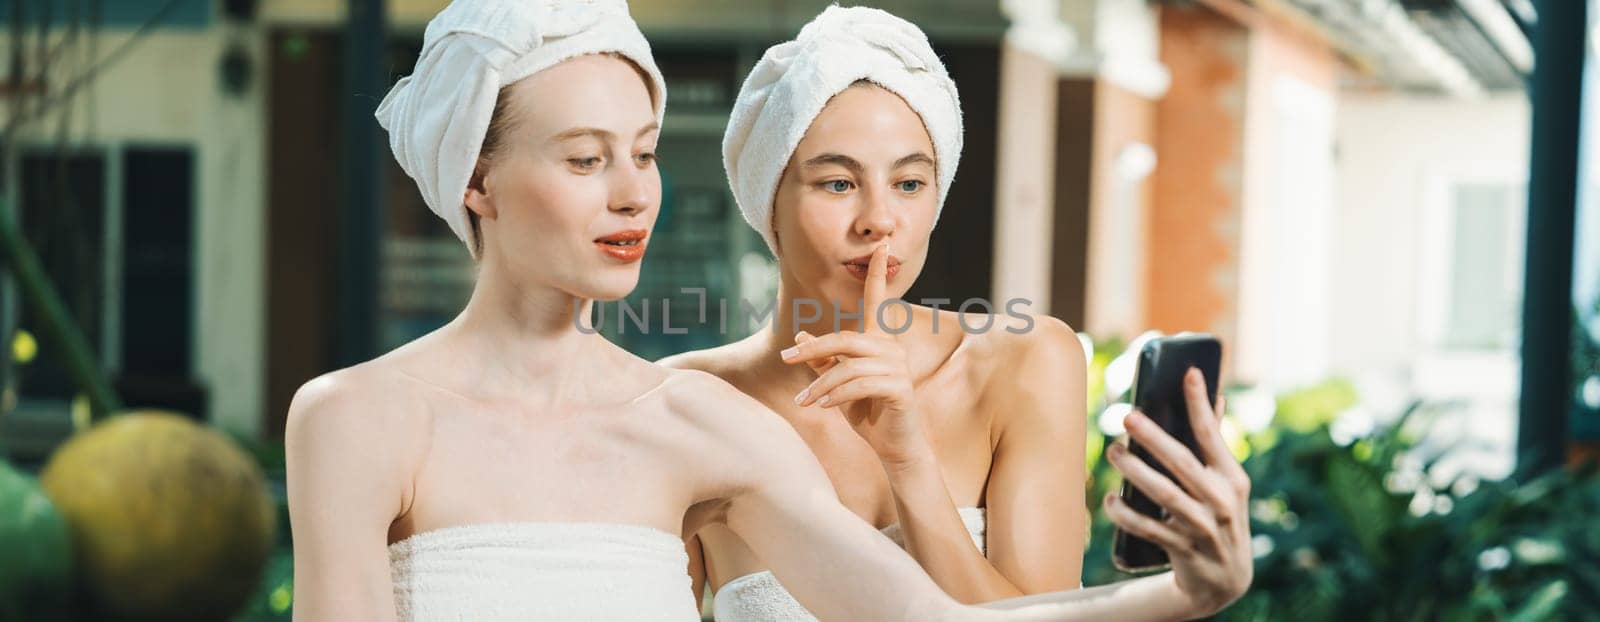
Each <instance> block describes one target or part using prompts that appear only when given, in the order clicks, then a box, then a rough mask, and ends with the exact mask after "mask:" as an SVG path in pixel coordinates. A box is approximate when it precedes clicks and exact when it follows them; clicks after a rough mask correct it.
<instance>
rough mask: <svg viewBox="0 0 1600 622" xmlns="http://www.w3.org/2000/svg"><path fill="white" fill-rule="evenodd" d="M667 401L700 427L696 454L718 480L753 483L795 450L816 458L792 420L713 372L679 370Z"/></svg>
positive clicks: (674, 411)
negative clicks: (795, 429)
mask: <svg viewBox="0 0 1600 622" xmlns="http://www.w3.org/2000/svg"><path fill="white" fill-rule="evenodd" d="M664 400H665V402H666V407H667V408H668V409H669V410H670V411H672V412H673V413H674V414H675V415H676V416H678V417H680V418H682V419H683V420H686V421H688V422H690V425H691V427H692V428H693V429H694V430H695V432H696V433H695V435H694V439H695V440H694V442H695V443H696V445H695V447H694V448H693V451H692V452H690V453H691V455H692V456H693V458H692V459H693V460H695V461H697V462H699V463H702V464H703V465H704V466H706V467H707V468H709V469H712V471H713V473H714V474H715V475H714V477H713V479H716V480H718V481H719V482H723V483H725V484H731V485H735V486H744V485H753V484H754V483H756V482H755V481H753V480H756V479H759V478H760V477H763V476H764V475H763V474H770V469H771V468H784V467H782V466H781V465H783V464H785V463H787V462H789V461H790V460H791V459H792V458H793V457H794V455H801V454H803V455H804V456H805V457H810V458H811V459H812V460H813V461H814V460H815V458H814V457H811V452H810V450H809V449H807V448H806V446H805V443H804V441H802V440H801V439H800V435H799V434H798V433H797V432H795V431H794V428H793V427H792V426H790V425H789V422H788V421H785V420H784V419H783V417H782V416H780V415H778V413H775V412H773V411H772V409H770V408H767V407H766V405H764V404H762V403H761V402H760V401H758V400H756V399H755V398H753V397H750V396H749V395H746V394H745V393H744V392H742V391H740V390H739V389H737V388H735V387H734V386H733V385H731V384H728V382H727V381H725V380H723V379H721V378H718V377H716V376H715V375H712V374H711V373H710V372H706V371H700V370H697V369H681V370H675V371H674V372H673V377H672V378H671V379H670V380H669V383H668V387H667V388H666V389H665V391H664Z"/></svg>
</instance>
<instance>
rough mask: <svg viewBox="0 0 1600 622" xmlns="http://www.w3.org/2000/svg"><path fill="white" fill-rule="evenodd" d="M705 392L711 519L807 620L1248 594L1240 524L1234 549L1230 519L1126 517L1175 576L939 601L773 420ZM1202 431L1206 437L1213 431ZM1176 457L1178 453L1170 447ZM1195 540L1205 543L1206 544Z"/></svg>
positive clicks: (1038, 616)
mask: <svg viewBox="0 0 1600 622" xmlns="http://www.w3.org/2000/svg"><path fill="white" fill-rule="evenodd" d="M705 389H706V390H701V391H697V392H696V395H697V396H698V397H697V399H696V400H695V403H696V404H697V405H698V407H699V408H700V409H705V410H703V411H702V412H705V411H706V410H709V411H711V412H719V413H726V414H727V416H725V417H718V419H720V420H721V423H719V424H718V426H719V427H720V428H721V429H720V430H719V431H718V432H717V433H716V434H714V435H713V437H715V438H718V439H719V442H721V443H723V444H724V447H722V448H718V449H717V451H716V452H715V453H718V454H722V453H723V452H729V453H727V454H724V455H731V456H734V457H735V458H734V461H736V462H737V463H738V464H740V465H741V466H740V468H739V469H738V470H737V472H735V473H730V474H729V475H730V476H731V477H733V478H735V479H736V480H737V481H731V482H727V483H726V484H727V485H730V486H731V487H732V488H731V490H734V491H736V492H734V493H732V494H731V495H730V497H729V504H728V510H727V513H726V515H725V518H724V519H723V520H725V521H726V523H727V524H728V526H729V527H730V528H731V529H733V531H734V532H735V533H736V534H738V536H739V537H740V539H741V540H743V541H744V542H745V543H746V544H748V545H750V547H751V549H752V550H753V551H754V552H755V553H756V555H758V556H759V557H761V559H762V560H763V561H765V562H766V563H767V564H768V565H769V566H770V567H771V568H772V571H773V573H774V574H776V575H777V577H778V579H779V580H780V581H781V582H782V583H783V584H784V587H786V588H787V589H788V590H789V592H790V593H791V594H793V595H794V597H795V598H796V599H797V600H798V601H799V602H800V603H801V604H802V605H804V606H805V607H806V608H807V609H809V610H810V611H811V612H812V613H814V614H816V615H817V616H818V617H819V618H822V619H840V620H1091V619H1105V618H1106V617H1108V616H1110V617H1114V618H1115V619H1118V620H1134V621H1137V620H1178V619H1186V618H1192V617H1199V616H1204V615H1208V614H1210V613H1214V612H1215V611H1216V610H1217V609H1219V608H1220V607H1221V606H1222V605H1223V604H1226V603H1227V602H1231V601H1232V600H1233V599H1234V598H1237V597H1238V596H1239V594H1242V593H1243V590H1244V588H1245V587H1247V586H1248V584H1249V563H1250V557H1249V533H1248V525H1244V526H1243V543H1242V545H1241V544H1239V542H1237V539H1238V537H1239V535H1240V534H1239V528H1240V522H1239V521H1237V520H1235V521H1234V522H1233V523H1231V526H1230V527H1229V528H1226V529H1224V528H1218V527H1216V526H1215V525H1210V526H1206V525H1201V526H1198V527H1195V528H1193V529H1187V528H1186V529H1185V530H1184V531H1183V532H1181V533H1180V534H1178V535H1171V534H1168V533H1165V532H1162V533H1157V532H1155V531H1152V529H1153V528H1151V527H1150V526H1149V525H1147V524H1145V523H1139V522H1136V520H1135V519H1134V518H1130V517H1129V516H1128V514H1126V513H1117V512H1113V514H1112V519H1113V521H1116V522H1117V523H1118V524H1122V525H1125V526H1127V527H1128V528H1130V529H1135V530H1136V531H1135V533H1140V534H1142V535H1143V534H1150V535H1151V536H1152V539H1154V540H1155V541H1156V542H1158V543H1162V544H1163V545H1164V546H1168V547H1172V548H1170V549H1169V550H1174V549H1177V548H1182V549H1183V551H1182V552H1180V553H1176V554H1174V555H1173V564H1174V568H1175V569H1177V570H1178V571H1179V572H1176V573H1163V574H1161V575H1156V576H1153V577H1145V578H1142V579H1137V580H1134V581H1128V582H1124V583H1119V584H1117V585H1115V586H1105V587H1102V588H1098V589H1093V590H1071V591H1065V592H1053V593H1049V594H1042V595H1037V596H1033V597H1028V600H1027V601H1025V602H1024V603H1004V604H1003V605H1010V606H1013V607H1016V606H1017V605H1021V606H1020V607H1017V608H1012V609H1008V610H999V609H987V608H978V607H970V606H965V605H961V604H959V603H957V602H955V600H954V599H952V598H951V597H950V596H949V595H947V594H945V593H944V591H942V590H940V589H939V587H938V586H937V585H935V584H934V582H933V581H932V579H930V578H929V577H928V575H927V574H926V573H925V572H923V570H922V568H921V567H919V566H918V565H917V563H916V561H915V560H913V559H911V557H909V556H908V555H907V554H906V553H905V551H903V550H901V549H900V548H899V547H897V546H895V545H894V543H892V542H890V541H889V539H888V538H885V537H884V536H883V535H882V534H880V533H878V532H877V531H876V530H874V529H873V528H872V527H871V526H870V525H868V524H867V523H866V522H865V521H863V520H861V519H860V518H858V517H857V516H856V515H854V514H852V513H851V512H850V511H849V510H848V509H846V508H845V507H844V506H843V505H841V504H840V503H839V501H838V498H837V496H836V495H835V493H834V491H833V488H832V485H831V484H830V483H829V481H828V479H827V475H826V474H825V473H824V472H823V470H822V467H821V465H820V464H818V463H817V460H816V457H815V456H814V455H813V454H812V453H811V452H810V450H809V449H808V448H807V447H806V445H805V443H804V442H803V441H802V440H801V439H800V437H799V435H798V434H797V433H796V432H795V431H794V429H793V428H792V427H790V426H789V425H788V424H787V423H786V422H784V421H783V419H782V418H780V417H778V416H777V415H776V414H775V413H772V412H771V411H769V410H767V409H766V408H765V407H763V406H761V405H760V404H759V403H757V402H756V401H755V400H754V399H752V398H749V397H747V396H744V395H743V394H740V393H738V391H737V390H734V389H733V388H732V387H727V386H726V385H724V386H723V387H722V388H721V389H720V390H711V388H710V387H705ZM1210 426H1211V428H1212V429H1213V430H1215V428H1216V423H1215V421H1212V422H1211V423H1210ZM1136 434H1137V435H1138V436H1139V438H1140V441H1141V442H1146V444H1147V446H1149V447H1151V451H1152V453H1153V454H1154V455H1156V456H1157V457H1159V458H1162V459H1163V460H1164V461H1165V459H1166V458H1167V456H1169V455H1170V453H1171V447H1170V446H1168V445H1160V444H1156V443H1154V441H1155V439H1156V436H1154V435H1159V434H1162V433H1161V432H1160V431H1159V430H1155V432H1154V433H1148V430H1140V431H1137V432H1136ZM1147 440H1148V441H1149V442H1147ZM1168 440H1170V437H1168ZM1172 442H1173V443H1176V441H1172ZM1218 442H1220V441H1218ZM1178 447H1179V448H1180V449H1181V448H1182V445H1178ZM1183 451H1185V452H1187V450H1186V449H1185V450H1183ZM1191 459H1192V456H1191ZM1135 460H1137V459H1135ZM1230 460H1231V458H1230ZM1232 464H1233V466H1234V467H1237V466H1238V465H1237V463H1232ZM1188 468H1189V466H1188V465H1184V464H1180V465H1179V466H1178V467H1176V468H1175V470H1182V471H1183V472H1184V473H1185V474H1188V473H1189V471H1187V470H1186V469H1188ZM723 472H726V471H723ZM1239 473H1240V474H1242V473H1243V471H1242V470H1241V471H1240V472H1239ZM1152 474H1154V475H1155V477H1160V476H1159V474H1156V473H1155V471H1154V470H1151V469H1148V467H1146V471H1137V472H1132V473H1130V475H1129V477H1130V479H1133V481H1135V482H1137V483H1149V482H1153V481H1154V480H1151V479H1149V477H1150V475H1152ZM1169 484H1170V482H1169ZM1152 488H1154V487H1153V486H1152ZM1172 488H1173V489H1176V486H1172ZM1162 491H1163V496H1160V497H1158V498H1159V499H1165V500H1166V501H1167V502H1170V503H1174V504H1177V503H1179V502H1180V501H1190V502H1194V503H1200V504H1209V503H1211V501H1210V499H1209V498H1208V500H1207V501H1205V502H1200V501H1196V500H1194V499H1192V498H1189V497H1187V496H1186V495H1182V490H1181V489H1178V495H1180V496H1181V498H1180V497H1174V496H1171V495H1167V494H1164V493H1167V492H1170V491H1168V490H1166V489H1162ZM1235 505H1237V506H1238V507H1234V508H1226V509H1217V510H1215V511H1214V512H1213V515H1214V516H1218V517H1222V516H1227V517H1237V516H1243V500H1242V499H1241V500H1238V502H1237V503H1236V504H1235ZM1118 507H1120V506H1118ZM1185 508H1186V509H1185V511H1184V513H1183V514H1182V515H1183V516H1199V515H1196V514H1193V513H1192V512H1189V508H1188V506H1185ZM1120 509H1123V510H1125V508H1120ZM1141 518H1142V517H1141ZM1201 534H1212V535H1213V536H1215V537H1213V538H1211V539H1206V536H1203V535H1201ZM1169 536H1170V537H1169ZM1241 556H1242V561H1241ZM1062 561H1063V562H1065V561H1067V560H1062ZM1241 564H1243V565H1244V570H1243V576H1242V577H1241V576H1240V575H1239V568H1240V565H1241Z"/></svg>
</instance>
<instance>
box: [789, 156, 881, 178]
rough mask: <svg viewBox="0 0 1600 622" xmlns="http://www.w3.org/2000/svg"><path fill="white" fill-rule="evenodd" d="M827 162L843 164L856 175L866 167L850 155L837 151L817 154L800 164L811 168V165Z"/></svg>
mask: <svg viewBox="0 0 1600 622" xmlns="http://www.w3.org/2000/svg"><path fill="white" fill-rule="evenodd" d="M827 164H837V165H839V166H843V167H845V168H847V169H850V172H852V173H855V174H857V175H860V174H861V171H863V170H865V168H866V167H863V166H861V163H860V162H857V161H856V159H855V158H852V157H850V156H847V155H843V154H839V153H824V154H822V155H819V156H816V157H814V158H811V159H809V160H806V161H805V162H804V163H802V164H801V166H804V167H806V168H811V167H813V166H824V165H827Z"/></svg>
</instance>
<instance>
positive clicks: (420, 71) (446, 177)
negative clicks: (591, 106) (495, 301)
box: [376, 0, 667, 252]
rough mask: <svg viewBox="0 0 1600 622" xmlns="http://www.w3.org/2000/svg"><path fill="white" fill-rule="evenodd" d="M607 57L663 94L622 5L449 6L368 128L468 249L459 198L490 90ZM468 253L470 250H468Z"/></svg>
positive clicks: (489, 107) (557, 1) (661, 108)
mask: <svg viewBox="0 0 1600 622" xmlns="http://www.w3.org/2000/svg"><path fill="white" fill-rule="evenodd" d="M601 52H612V53H616V54H620V55H622V56H624V57H626V58H627V59H629V60H631V61H633V62H634V63H635V64H637V65H638V66H639V67H640V68H642V69H643V70H644V71H645V73H647V74H648V75H649V76H650V80H651V81H652V82H653V84H651V85H650V90H651V94H652V95H653V97H654V99H655V113H656V121H657V122H658V123H659V122H660V121H661V117H662V114H663V113H664V112H665V110H666V103H667V97H666V87H665V84H666V83H665V82H663V81H662V79H661V71H660V70H658V69H657V68H656V64H655V60H654V59H653V58H652V57H651V56H650V45H649V43H647V42H645V39H644V35H643V34H641V33H640V32H639V27H638V25H637V24H634V22H633V18H632V17H629V15H628V5H627V3H626V2H625V1H624V0H455V1H454V2H451V3H450V6H447V7H445V8H444V10H443V11H440V12H439V14H438V15H437V16H434V18H433V20H432V21H430V22H428V29H427V30H426V31H425V32H424V33H423V36H422V54H421V55H420V56H419V57H418V58H417V66H416V69H414V70H413V71H412V74H411V75H410V76H407V77H405V78H402V79H401V80H400V81H399V82H398V83H396V84H395V85H394V88H393V89H391V90H390V91H389V95H388V96H386V97H384V98H383V103H381V104H379V105H378V111H377V114H376V116H377V117H378V123H379V124H381V125H382V126H383V128H384V129H385V130H388V131H389V147H390V148H391V149H393V150H394V157H395V159H396V160H399V161H400V167H401V168H403V169H405V171H406V174H407V175H410V176H411V178H412V179H414V180H416V182H417V188H418V189H419V190H421V191H422V197H423V199H425V200H427V202H428V207H429V208H430V209H432V210H433V212H434V213H435V214H438V215H439V217H440V218H443V219H444V221H445V222H446V223H449V225H450V229H451V230H452V231H454V232H455V234H456V236H457V237H459V238H461V241H463V242H466V244H467V248H469V249H474V248H476V246H477V245H476V243H475V242H476V241H475V240H473V239H472V226H471V224H470V223H469V221H468V219H467V208H466V205H464V204H463V203H462V197H463V196H465V194H466V191H467V183H468V182H469V181H470V180H471V177H472V171H473V169H474V168H475V167H476V165H477V162H478V149H479V148H480V147H482V146H483V137H484V134H485V132H487V131H488V129H489V118H490V116H491V115H492V114H493V113H494V104H495V98H496V96H497V95H498V94H499V92H500V89H501V88H502V87H505V86H507V85H509V84H512V83H514V82H516V81H518V80H521V79H523V78H526V77H528V76H531V75H533V74H534V73H537V72H539V71H540V70H543V69H546V68H549V67H550V66H552V65H555V64H557V63H560V62H561V61H564V60H567V59H569V58H573V57H577V56H582V55H585V54H595V53H601ZM474 252H476V251H474Z"/></svg>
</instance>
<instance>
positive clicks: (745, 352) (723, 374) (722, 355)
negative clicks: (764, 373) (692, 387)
mask: <svg viewBox="0 0 1600 622" xmlns="http://www.w3.org/2000/svg"><path fill="white" fill-rule="evenodd" d="M747 341H748V338H747V339H745V340H740V341H735V342H733V343H729V344H724V345H720V346H717V347H715V348H706V349H704V350H690V351H688V352H683V353H679V354H674V355H672V356H669V357H666V358H664V359H661V360H659V361H656V363H657V364H659V365H662V366H665V367H669V368H672V369H683V370H693V371H701V372H706V373H708V374H711V375H712V376H715V377H717V378H721V379H723V380H727V381H729V382H736V378H737V376H738V374H739V372H740V370H742V369H745V368H747V367H748V365H747V363H748V360H749V357H750V354H749V351H750V347H749V345H748V344H747Z"/></svg>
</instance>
